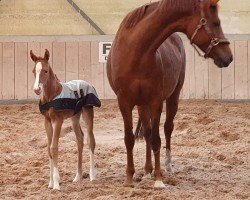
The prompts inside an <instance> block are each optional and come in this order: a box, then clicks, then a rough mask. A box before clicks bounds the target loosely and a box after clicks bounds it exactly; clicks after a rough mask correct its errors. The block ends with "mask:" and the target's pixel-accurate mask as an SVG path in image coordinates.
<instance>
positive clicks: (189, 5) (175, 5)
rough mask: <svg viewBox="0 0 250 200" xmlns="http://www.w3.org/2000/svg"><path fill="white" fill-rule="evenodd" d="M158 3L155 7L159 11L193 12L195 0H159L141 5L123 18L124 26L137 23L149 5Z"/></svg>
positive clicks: (129, 26) (127, 26) (128, 26)
mask: <svg viewBox="0 0 250 200" xmlns="http://www.w3.org/2000/svg"><path fill="white" fill-rule="evenodd" d="M153 5H158V6H157V7H156V8H158V9H159V11H160V12H169V13H170V12H184V13H186V12H194V10H195V8H196V5H197V0H184V1H183V0H161V1H159V2H153V3H150V4H146V5H144V6H141V7H139V8H137V9H135V10H134V11H132V12H130V13H129V14H128V15H127V17H126V18H125V19H124V22H123V24H124V25H125V27H126V28H132V27H134V26H135V25H136V24H137V23H139V22H140V21H141V20H142V19H143V18H144V16H145V14H146V12H147V10H148V8H149V7H151V6H153Z"/></svg>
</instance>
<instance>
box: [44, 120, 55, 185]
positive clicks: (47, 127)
mask: <svg viewBox="0 0 250 200" xmlns="http://www.w3.org/2000/svg"><path fill="white" fill-rule="evenodd" d="M44 126H45V130H46V133H47V139H48V145H47V148H48V155H49V163H50V179H49V186H48V188H53V186H54V183H53V169H54V165H53V161H52V155H51V153H50V146H51V142H52V136H53V127H52V124H51V120H50V119H48V118H45V121H44Z"/></svg>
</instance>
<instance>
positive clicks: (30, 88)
mask: <svg viewBox="0 0 250 200" xmlns="http://www.w3.org/2000/svg"><path fill="white" fill-rule="evenodd" d="M30 50H32V51H33V53H34V54H35V55H40V43H39V42H29V43H28V99H38V98H39V96H37V95H36V94H35V92H34V90H33V85H34V82H35V77H34V74H33V72H32V71H33V69H34V67H35V63H34V61H33V60H31V58H30Z"/></svg>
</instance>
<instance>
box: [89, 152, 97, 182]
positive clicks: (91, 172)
mask: <svg viewBox="0 0 250 200" xmlns="http://www.w3.org/2000/svg"><path fill="white" fill-rule="evenodd" d="M89 178H90V181H93V180H96V170H95V163H94V154H93V153H92V151H91V150H90V170H89Z"/></svg>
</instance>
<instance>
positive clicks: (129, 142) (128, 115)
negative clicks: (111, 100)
mask: <svg viewBox="0 0 250 200" xmlns="http://www.w3.org/2000/svg"><path fill="white" fill-rule="evenodd" d="M124 99H126V98H124V97H122V96H121V97H120V98H119V96H118V103H119V108H120V111H121V113H122V117H123V121H124V130H125V137H124V141H125V145H126V149H127V170H126V172H127V178H126V181H125V183H124V186H126V187H131V186H133V175H134V173H135V167H134V159H133V148H134V144H135V136H134V134H133V121H132V109H133V106H131V105H130V104H129V103H128V102H127V101H126V100H124Z"/></svg>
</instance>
